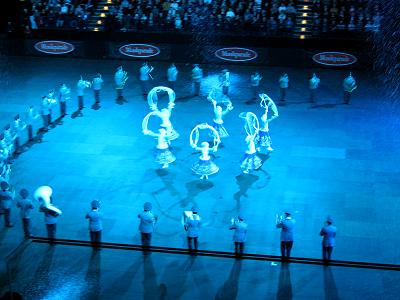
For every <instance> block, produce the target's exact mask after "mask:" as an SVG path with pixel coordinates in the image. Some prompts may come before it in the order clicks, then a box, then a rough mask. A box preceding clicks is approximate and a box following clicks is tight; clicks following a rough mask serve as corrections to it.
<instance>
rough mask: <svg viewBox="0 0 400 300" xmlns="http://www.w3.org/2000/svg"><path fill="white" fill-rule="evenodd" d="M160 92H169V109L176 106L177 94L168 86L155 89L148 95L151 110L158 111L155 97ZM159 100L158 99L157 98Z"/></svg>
mask: <svg viewBox="0 0 400 300" xmlns="http://www.w3.org/2000/svg"><path fill="white" fill-rule="evenodd" d="M159 92H167V94H168V108H172V107H174V105H175V92H174V91H173V90H172V89H170V88H169V87H166V86H156V87H153V88H152V89H151V90H150V92H149V93H148V95H147V103H148V104H149V107H150V109H151V110H158V106H157V104H158V103H157V102H158V100H157V101H156V102H154V100H153V99H154V96H157V94H158V93H159ZM156 99H158V97H157V98H156Z"/></svg>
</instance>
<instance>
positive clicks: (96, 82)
mask: <svg viewBox="0 0 400 300" xmlns="http://www.w3.org/2000/svg"><path fill="white" fill-rule="evenodd" d="M103 82H104V80H103V78H102V77H101V74H100V73H97V74H96V76H95V77H94V78H93V82H92V87H93V92H94V101H95V102H94V106H98V107H99V106H100V91H101V88H102V86H103Z"/></svg>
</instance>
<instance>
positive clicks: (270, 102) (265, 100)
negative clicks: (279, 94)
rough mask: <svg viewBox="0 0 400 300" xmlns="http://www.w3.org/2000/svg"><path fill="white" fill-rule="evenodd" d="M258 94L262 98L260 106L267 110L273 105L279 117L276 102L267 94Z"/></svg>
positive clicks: (275, 113)
mask: <svg viewBox="0 0 400 300" xmlns="http://www.w3.org/2000/svg"><path fill="white" fill-rule="evenodd" d="M258 96H259V97H260V98H261V101H260V106H261V107H262V108H264V109H265V110H266V111H267V112H268V108H269V107H271V109H272V111H273V113H274V115H275V116H276V117H277V116H278V115H279V113H278V107H277V106H276V104H275V102H274V101H273V100H272V99H271V98H270V97H269V96H268V95H267V94H259V95H258Z"/></svg>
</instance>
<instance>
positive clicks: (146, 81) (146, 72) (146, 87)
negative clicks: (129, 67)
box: [139, 62, 154, 96]
mask: <svg viewBox="0 0 400 300" xmlns="http://www.w3.org/2000/svg"><path fill="white" fill-rule="evenodd" d="M153 70H154V68H153V67H152V66H150V64H149V63H148V62H145V63H143V65H142V66H141V67H140V70H139V80H140V84H141V86H142V91H143V95H145V96H147V94H148V93H149V91H150V79H153V76H151V72H152V71H153Z"/></svg>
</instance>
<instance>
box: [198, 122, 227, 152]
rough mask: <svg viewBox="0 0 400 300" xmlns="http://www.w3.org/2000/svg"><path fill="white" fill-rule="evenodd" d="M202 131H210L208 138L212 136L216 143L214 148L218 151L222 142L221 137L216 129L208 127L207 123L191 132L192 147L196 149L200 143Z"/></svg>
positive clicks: (199, 125)
mask: <svg viewBox="0 0 400 300" xmlns="http://www.w3.org/2000/svg"><path fill="white" fill-rule="evenodd" d="M200 130H209V131H210V135H208V136H212V137H213V142H214V144H213V146H212V148H214V149H215V150H217V148H218V145H219V143H220V142H221V139H220V137H219V134H218V131H216V130H215V129H214V127H212V126H210V125H208V124H207V123H201V124H198V125H196V126H195V127H194V128H193V129H192V132H190V145H191V146H192V147H193V148H194V147H195V146H196V145H197V144H198V143H199V138H200Z"/></svg>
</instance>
